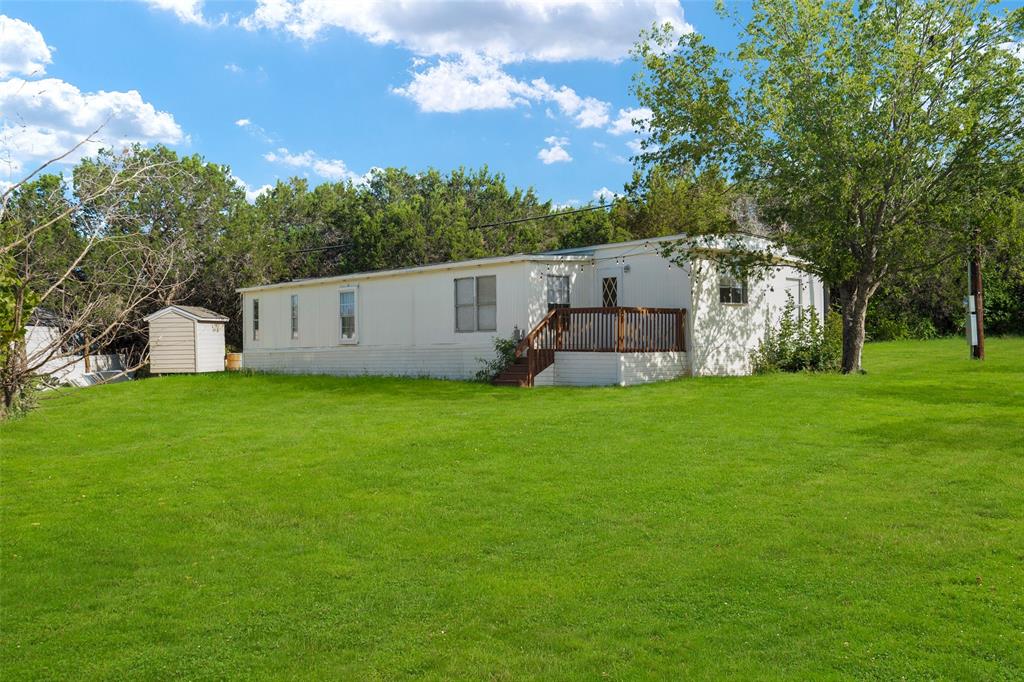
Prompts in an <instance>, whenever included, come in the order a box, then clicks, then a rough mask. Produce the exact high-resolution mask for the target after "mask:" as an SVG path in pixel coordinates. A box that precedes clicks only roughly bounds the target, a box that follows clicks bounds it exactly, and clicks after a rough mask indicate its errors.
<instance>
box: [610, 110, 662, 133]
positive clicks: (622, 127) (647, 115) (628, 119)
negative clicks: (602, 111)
mask: <svg viewBox="0 0 1024 682" xmlns="http://www.w3.org/2000/svg"><path fill="white" fill-rule="evenodd" d="M652 115H653V114H652V112H651V110H650V109H649V108H647V107H636V108H635V109H619V115H618V117H616V119H615V120H614V121H612V124H611V125H610V126H608V132H609V133H611V134H612V135H626V134H627V133H632V132H636V131H637V130H638V129H639V130H640V131H641V132H642V131H644V130H646V125H647V122H648V121H650V120H651V116H652ZM633 121H636V122H637V123H638V124H639V126H640V127H639V128H638V126H637V125H634V123H633Z"/></svg>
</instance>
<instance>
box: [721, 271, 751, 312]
mask: <svg viewBox="0 0 1024 682" xmlns="http://www.w3.org/2000/svg"><path fill="white" fill-rule="evenodd" d="M718 300H719V302H720V303H732V304H739V305H742V304H744V303H746V302H747V281H746V280H745V279H740V278H739V277H735V276H733V275H732V274H723V275H722V276H721V277H719V279H718Z"/></svg>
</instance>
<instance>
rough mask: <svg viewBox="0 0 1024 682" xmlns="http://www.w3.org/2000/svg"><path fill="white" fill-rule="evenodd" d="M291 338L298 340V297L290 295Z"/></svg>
mask: <svg viewBox="0 0 1024 682" xmlns="http://www.w3.org/2000/svg"><path fill="white" fill-rule="evenodd" d="M292 338H293V339H297V338H299V295H298V294H292Z"/></svg>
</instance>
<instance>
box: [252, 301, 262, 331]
mask: <svg viewBox="0 0 1024 682" xmlns="http://www.w3.org/2000/svg"><path fill="white" fill-rule="evenodd" d="M252 340H253V341H259V340H260V299H258V298H254V299H252Z"/></svg>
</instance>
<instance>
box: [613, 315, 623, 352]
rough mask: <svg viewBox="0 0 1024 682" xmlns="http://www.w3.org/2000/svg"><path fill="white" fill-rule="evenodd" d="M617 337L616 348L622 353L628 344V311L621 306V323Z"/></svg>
mask: <svg viewBox="0 0 1024 682" xmlns="http://www.w3.org/2000/svg"><path fill="white" fill-rule="evenodd" d="M616 337H617V339H616V343H615V350H616V351H618V352H619V353H621V352H623V349H624V346H625V345H626V311H625V310H624V309H623V308H619V323H618V332H617V334H616Z"/></svg>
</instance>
